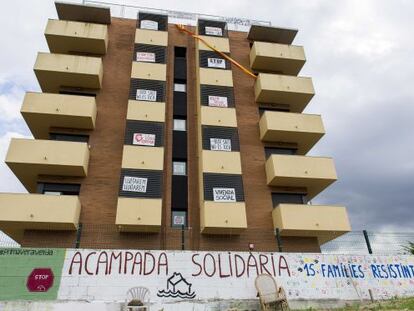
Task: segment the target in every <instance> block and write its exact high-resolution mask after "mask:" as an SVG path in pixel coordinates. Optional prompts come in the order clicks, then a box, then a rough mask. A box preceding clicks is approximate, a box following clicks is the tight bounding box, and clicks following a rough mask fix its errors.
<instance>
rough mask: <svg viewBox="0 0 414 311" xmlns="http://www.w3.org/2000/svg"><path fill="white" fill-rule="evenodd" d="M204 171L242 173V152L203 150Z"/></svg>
mask: <svg viewBox="0 0 414 311" xmlns="http://www.w3.org/2000/svg"><path fill="white" fill-rule="evenodd" d="M202 152H203V155H202V159H203V172H204V173H222V174H241V161H240V152H235V151H231V152H227V151H211V150H203V151H202Z"/></svg>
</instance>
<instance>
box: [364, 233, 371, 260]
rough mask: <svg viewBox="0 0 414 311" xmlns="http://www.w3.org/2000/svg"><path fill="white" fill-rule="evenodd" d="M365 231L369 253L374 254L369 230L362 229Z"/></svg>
mask: <svg viewBox="0 0 414 311" xmlns="http://www.w3.org/2000/svg"><path fill="white" fill-rule="evenodd" d="M362 232H363V233H364V238H365V243H367V248H368V253H370V254H372V248H371V242H370V241H369V236H368V232H367V230H363V231H362Z"/></svg>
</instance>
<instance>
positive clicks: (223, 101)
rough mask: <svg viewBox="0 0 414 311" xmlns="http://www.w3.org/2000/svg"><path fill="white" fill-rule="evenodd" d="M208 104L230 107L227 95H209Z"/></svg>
mask: <svg viewBox="0 0 414 311" xmlns="http://www.w3.org/2000/svg"><path fill="white" fill-rule="evenodd" d="M208 105H209V106H210V107H222V108H227V107H228V104H227V97H223V96H212V95H209V96H208Z"/></svg>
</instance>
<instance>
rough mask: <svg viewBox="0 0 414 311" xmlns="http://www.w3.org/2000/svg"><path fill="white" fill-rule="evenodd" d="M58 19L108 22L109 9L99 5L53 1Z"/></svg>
mask: <svg viewBox="0 0 414 311" xmlns="http://www.w3.org/2000/svg"><path fill="white" fill-rule="evenodd" d="M55 6H56V12H57V14H58V17H59V19H63V20H68V21H78V22H86V23H98V24H110V23H111V10H110V8H109V7H105V6H101V5H85V4H78V3H68V2H58V1H56V2H55Z"/></svg>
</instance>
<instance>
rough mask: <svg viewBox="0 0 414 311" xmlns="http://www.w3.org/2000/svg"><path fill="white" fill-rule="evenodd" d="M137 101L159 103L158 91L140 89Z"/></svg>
mask: <svg viewBox="0 0 414 311" xmlns="http://www.w3.org/2000/svg"><path fill="white" fill-rule="evenodd" d="M136 99H137V100H146V101H150V102H155V101H157V91H153V90H143V89H138V90H137V96H136Z"/></svg>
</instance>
